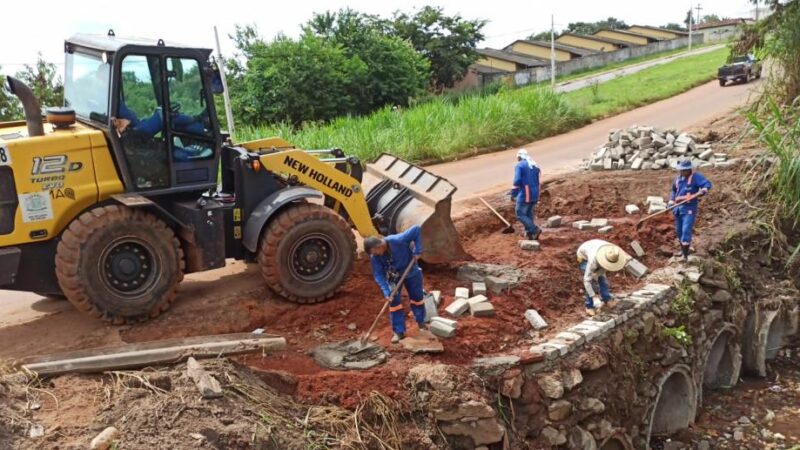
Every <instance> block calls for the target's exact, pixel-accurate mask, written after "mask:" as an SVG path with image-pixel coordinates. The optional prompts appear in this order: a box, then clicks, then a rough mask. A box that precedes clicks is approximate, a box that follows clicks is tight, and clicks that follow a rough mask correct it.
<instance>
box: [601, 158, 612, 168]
mask: <svg viewBox="0 0 800 450" xmlns="http://www.w3.org/2000/svg"><path fill="white" fill-rule="evenodd" d="M612 164H614V161H613V160H612V159H611V158H605V159H603V169H604V170H611V166H612Z"/></svg>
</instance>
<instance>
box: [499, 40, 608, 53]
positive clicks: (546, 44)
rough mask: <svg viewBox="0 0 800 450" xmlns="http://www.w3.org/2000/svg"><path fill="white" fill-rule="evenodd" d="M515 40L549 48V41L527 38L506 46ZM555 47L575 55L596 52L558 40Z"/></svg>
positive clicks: (509, 46)
mask: <svg viewBox="0 0 800 450" xmlns="http://www.w3.org/2000/svg"><path fill="white" fill-rule="evenodd" d="M517 42H525V43H526V44H531V45H535V46H537V47H545V48H547V49H550V42H545V41H531V40H528V39H517V40H516V41H514V42H512V43H511V44H509V45H508V46H506V48H511V46H513V45H514V44H516V43H517ZM555 48H556V50H561V51H564V52H568V53H572V54H573V55H576V56H586V55H592V54H595V53H597V52H596V51H594V50H589V49H585V48H580V47H573V46H571V45H564V44H561V43H559V42H556V43H555Z"/></svg>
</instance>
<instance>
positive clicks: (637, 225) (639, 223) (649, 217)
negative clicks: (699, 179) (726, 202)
mask: <svg viewBox="0 0 800 450" xmlns="http://www.w3.org/2000/svg"><path fill="white" fill-rule="evenodd" d="M697 197H700V193H699V192H698V193H696V194H692V195H690V196H689V197H688V198H686V200H683V201H682V202H678V203H675V204H674V205H672V206H670V207H669V208H667V209H665V210H663V211H659V212H657V213H653V214H650V215H649V216H647V217H645V218H643V219H641V220H639V222H637V223H636V228H639V226H640V225H641V224H642V222H644V221H645V220H649V219H652V218H653V217H655V216H658V215H661V214H664V213H665V212H667V211H672V210H673V209H675V208H677V207H678V206H681V205H683V204H684V203H688V202H690V201H692V200H694V199H696V198H697Z"/></svg>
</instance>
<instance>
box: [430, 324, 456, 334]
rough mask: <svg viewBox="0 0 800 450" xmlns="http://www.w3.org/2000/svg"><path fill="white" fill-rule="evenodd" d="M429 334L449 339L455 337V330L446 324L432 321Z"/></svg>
mask: <svg viewBox="0 0 800 450" xmlns="http://www.w3.org/2000/svg"><path fill="white" fill-rule="evenodd" d="M430 331H431V333H433V334H435V335H436V336H439V337H444V338H449V337H453V336H455V335H456V328H455V327H451V326H449V325H447V324H446V323H444V322H442V321H439V320H434V321H433V322H431V325H430Z"/></svg>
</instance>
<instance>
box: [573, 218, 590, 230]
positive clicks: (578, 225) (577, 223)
mask: <svg viewBox="0 0 800 450" xmlns="http://www.w3.org/2000/svg"><path fill="white" fill-rule="evenodd" d="M587 223H589V221H588V220H576V221H575V222H572V228H575V229H576V230H580V229H581V225H585V224H587Z"/></svg>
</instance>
